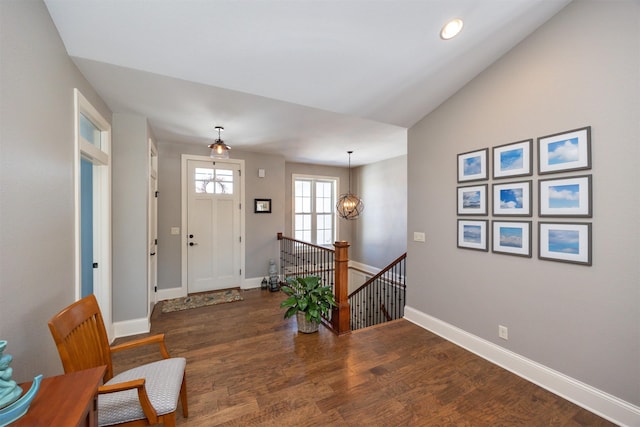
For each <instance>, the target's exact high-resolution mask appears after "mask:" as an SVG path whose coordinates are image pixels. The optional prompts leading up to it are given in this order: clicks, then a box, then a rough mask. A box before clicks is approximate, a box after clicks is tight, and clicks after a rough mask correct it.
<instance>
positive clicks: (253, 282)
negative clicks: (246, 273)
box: [240, 277, 263, 289]
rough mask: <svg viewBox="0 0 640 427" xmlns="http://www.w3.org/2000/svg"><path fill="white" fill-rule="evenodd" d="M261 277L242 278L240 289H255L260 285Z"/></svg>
mask: <svg viewBox="0 0 640 427" xmlns="http://www.w3.org/2000/svg"><path fill="white" fill-rule="evenodd" d="M262 279H263V278H262V277H251V278H249V279H246V278H245V279H244V282H243V283H242V286H240V289H255V288H259V287H261V286H262Z"/></svg>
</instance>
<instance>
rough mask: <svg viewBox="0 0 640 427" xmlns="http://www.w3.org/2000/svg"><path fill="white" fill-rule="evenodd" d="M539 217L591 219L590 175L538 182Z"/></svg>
mask: <svg viewBox="0 0 640 427" xmlns="http://www.w3.org/2000/svg"><path fill="white" fill-rule="evenodd" d="M538 186H539V189H538V190H539V191H538V197H539V198H540V201H539V203H538V208H539V210H540V212H539V214H540V216H568V217H575V218H591V175H584V176H574V177H570V178H559V179H544V180H543V179H541V180H540V181H538Z"/></svg>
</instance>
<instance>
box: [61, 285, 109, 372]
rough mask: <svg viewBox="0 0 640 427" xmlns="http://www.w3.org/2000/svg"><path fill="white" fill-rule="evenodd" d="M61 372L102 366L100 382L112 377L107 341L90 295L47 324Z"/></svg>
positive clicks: (95, 301) (97, 307) (102, 323)
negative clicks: (58, 358)
mask: <svg viewBox="0 0 640 427" xmlns="http://www.w3.org/2000/svg"><path fill="white" fill-rule="evenodd" d="M49 330H50V331H51V335H53V340H54V341H55V343H56V346H57V347H58V354H59V355H60V360H61V361H62V366H63V368H64V372H65V373H69V372H74V371H81V370H83V369H89V368H95V367H98V366H103V365H106V367H107V369H106V372H105V374H104V381H105V382H106V381H109V380H110V379H111V378H112V377H113V363H112V361H111V350H110V349H109V338H108V337H107V331H106V329H105V327H104V320H103V319H102V313H101V312H100V306H98V301H97V300H96V297H95V296H94V295H89V296H87V297H85V298H82V299H81V300H79V301H76V302H74V303H73V304H71V305H70V306H69V307H67V308H65V309H64V310H62V311H61V312H60V313H58V314H56V315H55V316H53V317H52V318H51V320H50V321H49Z"/></svg>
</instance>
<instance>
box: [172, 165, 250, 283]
mask: <svg viewBox="0 0 640 427" xmlns="http://www.w3.org/2000/svg"><path fill="white" fill-rule="evenodd" d="M189 160H199V161H204V162H213V159H211V157H209V156H196V155H192V154H183V155H182V159H181V166H180V180H181V182H180V184H181V188H182V202H181V204H182V221H181V233H180V234H181V236H180V252H181V255H182V283H181V285H180V296H186V295H187V294H188V293H189V289H188V272H189V262H188V260H189V259H188V251H187V243H188V241H187V227H188V224H189V221H188V220H189V218H188V215H187V205H188V201H187V200H188V197H187V195H188V191H189V177H188V176H187V173H188V168H187V161H189ZM221 161H222V162H224V163H233V164H237V165H238V169H239V171H240V206H241V207H242V209H240V236H241V237H242V240H241V242H240V271H241V273H240V287H244V277H245V259H244V258H245V241H246V239H245V234H244V223H245V212H246V209H245V207H246V204H245V188H244V186H245V184H244V183H245V173H244V160H242V159H224V160H221Z"/></svg>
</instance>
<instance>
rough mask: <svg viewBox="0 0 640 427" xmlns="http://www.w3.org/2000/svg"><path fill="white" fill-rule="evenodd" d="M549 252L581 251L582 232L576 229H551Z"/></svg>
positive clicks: (576, 252) (577, 252)
mask: <svg viewBox="0 0 640 427" xmlns="http://www.w3.org/2000/svg"><path fill="white" fill-rule="evenodd" d="M549 252H560V253H563V254H579V253H580V233H579V232H578V231H575V230H549Z"/></svg>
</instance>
